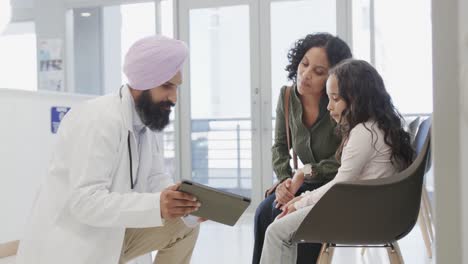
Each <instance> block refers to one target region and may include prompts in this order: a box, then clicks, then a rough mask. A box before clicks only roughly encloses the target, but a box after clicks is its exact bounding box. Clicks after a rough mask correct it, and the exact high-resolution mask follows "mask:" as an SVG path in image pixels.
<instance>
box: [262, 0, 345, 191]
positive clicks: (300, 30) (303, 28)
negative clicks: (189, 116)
mask: <svg viewBox="0 0 468 264" xmlns="http://www.w3.org/2000/svg"><path fill="white" fill-rule="evenodd" d="M260 2H261V5H260V10H263V11H262V12H261V13H260V27H261V30H260V32H261V34H260V42H261V45H262V49H261V66H262V67H261V69H262V71H261V83H262V101H263V103H262V120H263V122H262V125H263V129H262V131H263V133H262V153H263V157H262V158H263V162H262V171H263V174H262V175H263V178H262V187H263V191H265V190H266V189H268V188H269V187H271V185H272V183H273V181H274V180H275V179H276V176H275V175H274V172H273V168H272V162H271V146H272V143H273V140H274V128H275V121H276V104H277V102H278V96H279V94H280V88H281V87H282V86H284V85H291V84H292V83H291V82H289V81H288V80H287V72H286V70H285V68H286V66H287V64H288V58H287V55H288V51H289V49H290V48H292V47H293V45H294V43H295V41H296V40H298V39H300V38H303V37H305V36H306V35H307V34H311V33H314V32H328V33H330V34H333V35H338V36H340V38H342V39H344V40H345V41H346V42H347V43H351V42H350V39H351V37H350V35H351V33H350V32H349V30H348V28H349V25H348V24H350V22H349V21H350V19H351V16H350V15H349V14H350V7H351V6H350V4H349V3H348V1H343V0H337V1H329V0H268V1H260ZM299 162H300V161H299ZM299 165H301V164H299Z"/></svg>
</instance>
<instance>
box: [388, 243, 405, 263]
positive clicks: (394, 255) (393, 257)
mask: <svg viewBox="0 0 468 264" xmlns="http://www.w3.org/2000/svg"><path fill="white" fill-rule="evenodd" d="M387 252H388V258H389V259H390V264H404V263H405V262H404V261H403V256H402V255H401V251H400V247H399V246H398V242H394V243H392V244H391V245H390V246H389V247H387Z"/></svg>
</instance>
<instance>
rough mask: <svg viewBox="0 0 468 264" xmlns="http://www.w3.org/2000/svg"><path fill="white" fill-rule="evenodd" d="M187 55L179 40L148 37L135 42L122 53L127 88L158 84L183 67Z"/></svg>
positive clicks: (183, 44)
mask: <svg viewBox="0 0 468 264" xmlns="http://www.w3.org/2000/svg"><path fill="white" fill-rule="evenodd" d="M187 55H188V48H187V45H186V44H185V43H184V42H183V41H180V40H175V39H170V38H166V37H163V36H150V37H146V38H143V39H140V40H138V41H137V42H135V43H134V44H133V45H132V46H131V47H130V49H129V50H128V52H127V55H125V61H124V67H123V71H124V73H125V75H126V76H127V79H128V84H129V85H130V87H132V88H133V89H136V90H148V89H151V88H154V87H158V86H161V85H162V84H164V83H165V82H167V81H169V80H170V79H171V78H172V77H174V76H175V75H176V73H177V72H179V71H180V70H181V69H182V66H183V64H184V61H185V59H186V58H187Z"/></svg>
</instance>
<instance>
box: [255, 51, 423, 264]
mask: <svg viewBox="0 0 468 264" xmlns="http://www.w3.org/2000/svg"><path fill="white" fill-rule="evenodd" d="M326 92H327V96H328V98H329V103H328V106H327V109H328V111H329V112H330V116H331V117H332V118H333V119H334V120H335V121H336V122H337V124H338V127H337V129H338V131H339V133H340V135H341V137H342V142H341V144H340V146H339V147H338V150H337V152H336V157H337V160H339V161H340V163H341V164H340V167H339V169H338V173H337V175H336V177H335V178H334V179H333V180H332V181H330V182H329V183H327V184H325V185H324V186H322V187H320V188H318V189H316V190H314V191H309V192H305V193H303V194H302V195H301V196H298V197H296V198H294V199H293V200H291V201H290V202H288V203H287V204H286V205H284V206H283V207H282V209H283V212H282V213H281V214H280V215H279V216H278V217H277V219H278V220H277V221H275V222H273V223H272V224H271V225H270V226H269V227H268V229H267V233H266V236H265V241H264V246H263V254H262V258H261V261H260V263H283V264H286V263H295V262H296V255H297V253H296V249H297V245H296V244H293V243H291V237H292V234H293V233H294V232H295V231H296V230H297V228H298V227H299V225H300V224H301V222H302V220H303V219H304V218H305V217H306V215H307V214H308V213H309V211H310V210H311V209H312V207H313V205H315V204H316V203H317V202H318V201H319V200H320V198H321V197H322V196H323V195H324V194H325V193H326V192H327V191H328V190H329V189H330V188H331V187H332V186H333V185H334V184H336V183H338V182H343V181H352V180H365V179H375V178H382V177H389V176H392V175H393V174H395V173H396V172H398V171H401V170H403V169H405V168H406V167H408V166H409V164H411V162H412V161H413V156H414V151H413V149H412V147H411V144H410V136H409V134H408V133H406V132H405V131H404V130H403V127H402V123H401V120H402V117H401V115H400V114H399V113H398V111H397V110H396V109H395V107H394V106H393V103H392V99H391V97H390V95H389V94H388V93H387V91H386V89H385V86H384V83H383V80H382V78H381V76H380V75H379V74H378V72H377V71H376V70H375V69H374V68H373V67H372V66H371V65H370V64H369V63H367V62H365V61H360V60H352V59H349V60H345V61H343V62H342V63H340V64H338V65H337V66H335V67H334V68H333V69H331V70H330V76H329V77H328V80H327V83H326ZM301 175H303V174H300V173H298V174H296V175H295V177H294V179H293V181H292V185H293V186H297V185H300V183H301V182H302V181H303V178H301Z"/></svg>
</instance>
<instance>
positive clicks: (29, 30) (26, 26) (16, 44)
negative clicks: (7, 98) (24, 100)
mask: <svg viewBox="0 0 468 264" xmlns="http://www.w3.org/2000/svg"><path fill="white" fill-rule="evenodd" d="M0 58H2V59H1V60H0V72H1V73H2V74H0V84H1V88H11V89H22V90H30V91H36V90H37V54H36V30H35V25H34V22H21V23H11V24H10V25H9V26H8V27H7V28H6V30H5V31H4V32H3V34H2V35H0Z"/></svg>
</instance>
